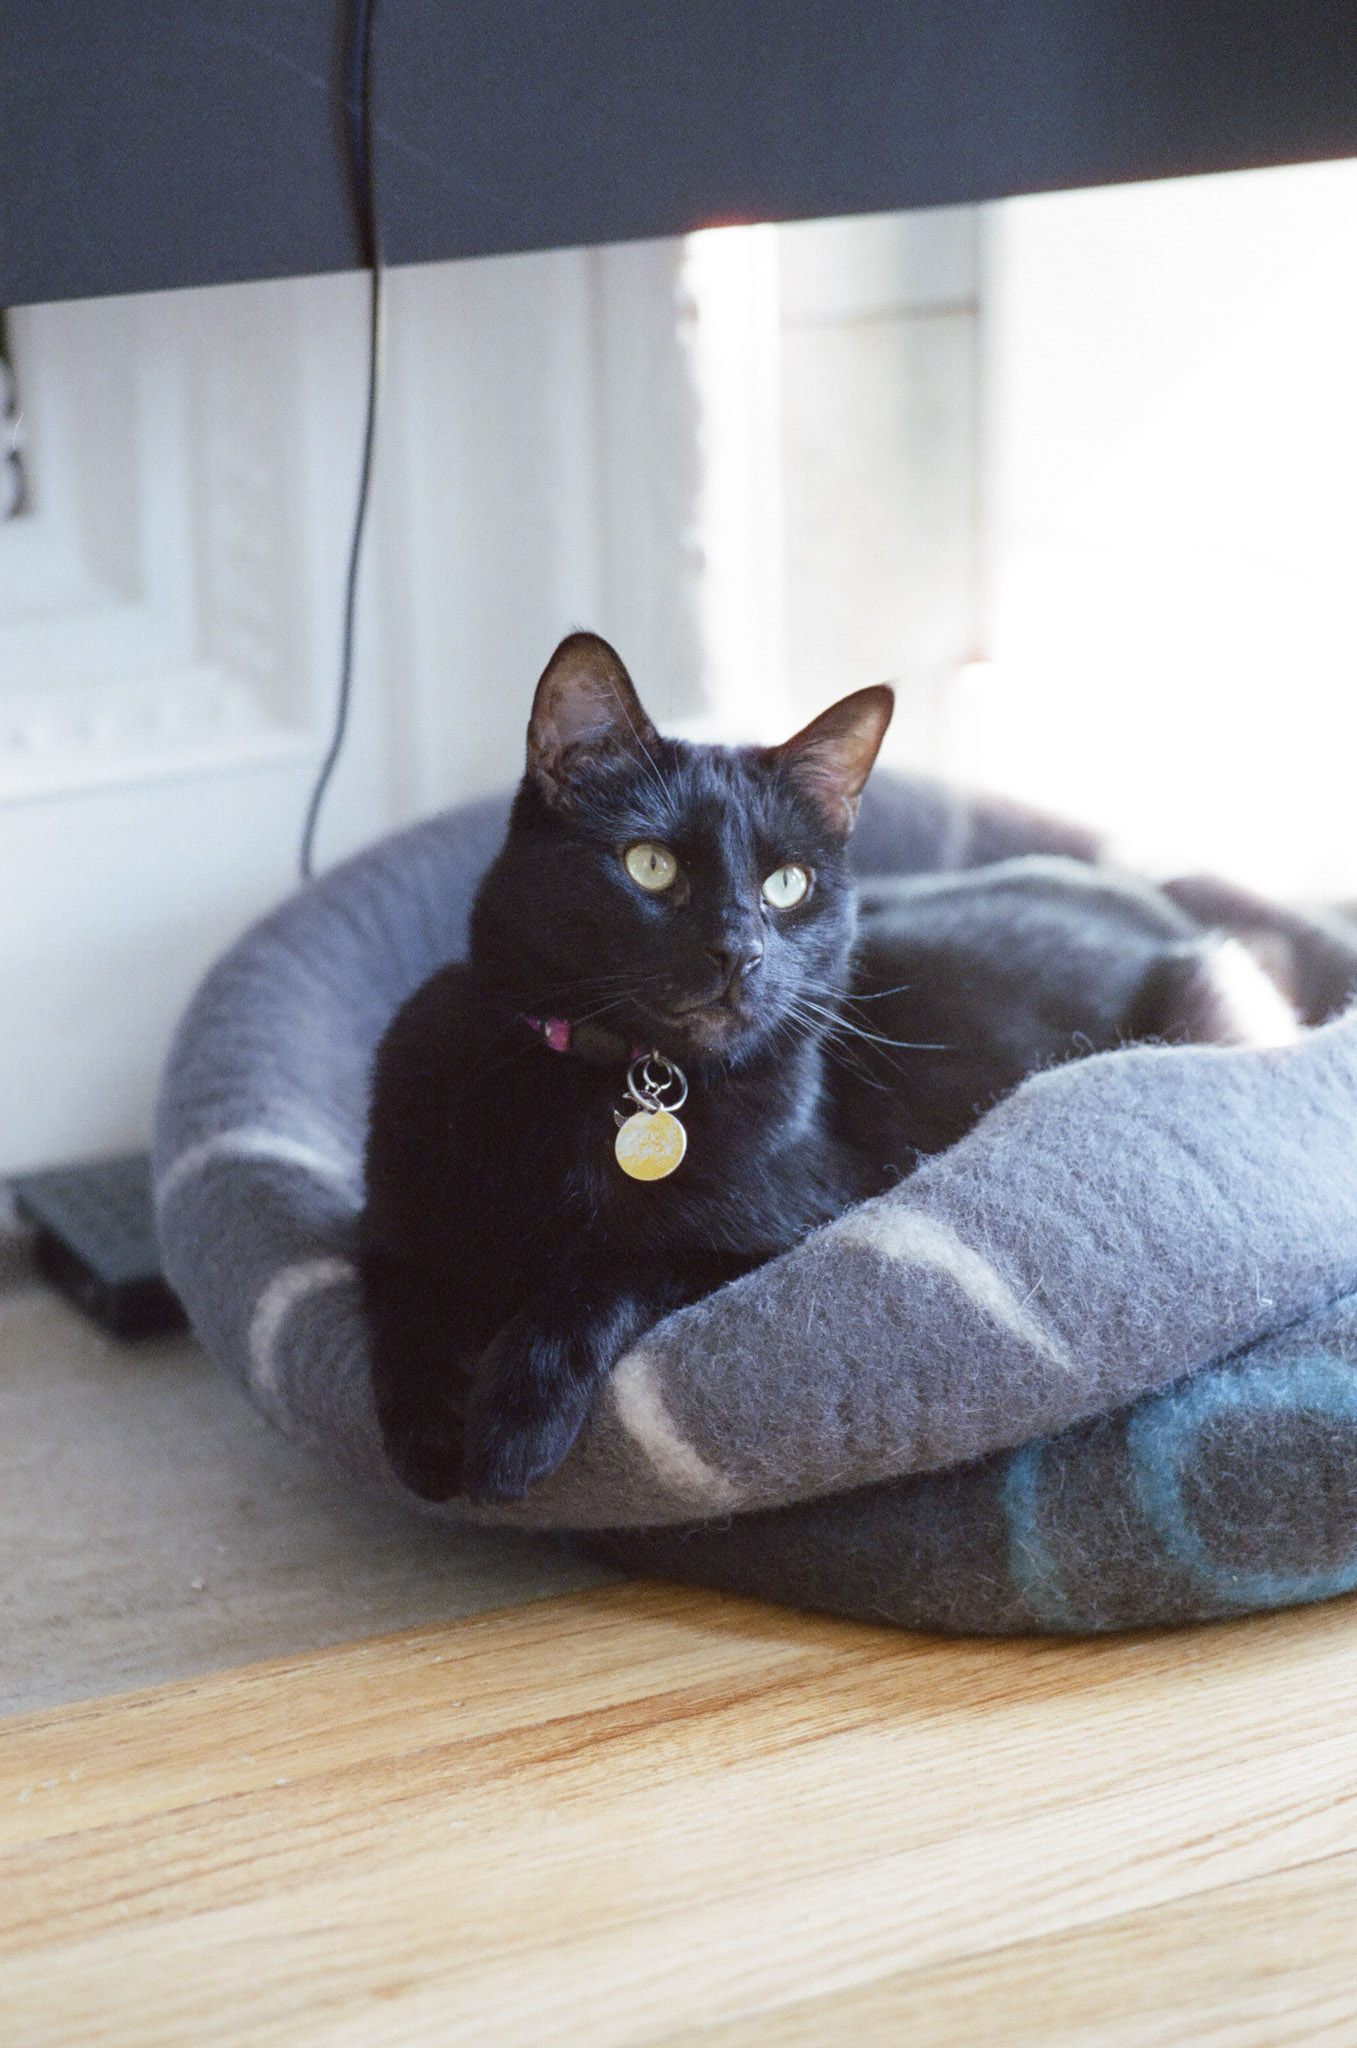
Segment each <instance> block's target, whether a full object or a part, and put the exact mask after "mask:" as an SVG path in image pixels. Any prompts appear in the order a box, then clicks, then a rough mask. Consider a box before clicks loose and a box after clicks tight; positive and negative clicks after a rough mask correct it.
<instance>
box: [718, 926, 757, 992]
mask: <svg viewBox="0 0 1357 2048" xmlns="http://www.w3.org/2000/svg"><path fill="white" fill-rule="evenodd" d="M707 958H708V959H709V960H710V961H711V963H712V965H713V966H714V967H715V969H716V971H717V973H718V974H719V975H720V976H721V981H722V985H723V987H724V988H725V989H726V990H727V992H728V993H733V992H734V991H735V990H737V989H738V988H739V987H740V985H741V983H742V982H744V981H746V980H747V979H748V977H749V976H750V975H751V974H753V972H754V970H755V969H756V968H757V966H758V965H759V962H760V961H761V960H762V958H763V941H762V939H745V938H731V939H721V940H720V941H718V943H717V944H716V945H714V946H708V948H707Z"/></svg>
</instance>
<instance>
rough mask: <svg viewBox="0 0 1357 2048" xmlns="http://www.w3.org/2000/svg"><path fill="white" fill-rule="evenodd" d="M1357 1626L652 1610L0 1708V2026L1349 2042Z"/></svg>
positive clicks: (192, 2039)
mask: <svg viewBox="0 0 1357 2048" xmlns="http://www.w3.org/2000/svg"><path fill="white" fill-rule="evenodd" d="M1355 1717H1357V1605H1355V1604H1354V1603H1353V1602H1351V1601H1344V1602H1338V1603H1334V1604H1331V1605H1328V1606H1325V1607H1320V1608H1314V1609H1309V1610H1303V1611H1299V1612H1296V1613H1292V1614H1286V1615H1280V1616H1276V1617H1270V1618H1268V1619H1265V1620H1260V1621H1255V1622H1249V1623H1244V1624H1238V1625H1234V1626H1230V1627H1223V1628H1216V1629H1208V1630H1201V1631H1197V1632H1193V1633H1185V1634H1179V1635H1172V1636H1169V1635H1153V1636H1151V1635H1144V1636H1138V1637H1132V1638H1124V1639H1119V1640H1114V1641H1110V1642H1106V1643H1072V1644H1066V1645H1061V1644H1057V1643H1037V1644H1021V1643H1019V1644H984V1643H950V1644H949V1643H942V1642H937V1641H931V1640H925V1639H922V1638H918V1637H912V1636H902V1635H900V1634H898V1633H892V1632H887V1631H885V1630H876V1629H869V1628H861V1627H857V1626H852V1625H848V1624H840V1623H833V1622H825V1621H817V1620H808V1619H806V1618H804V1617H798V1616H795V1615H789V1614H785V1613H781V1612H779V1611H777V1610H775V1609H772V1608H765V1607H761V1606H755V1605H752V1604H747V1603H744V1602H741V1601H736V1600H728V1599H721V1598H716V1597H713V1596H709V1595H705V1594H698V1593H690V1592H680V1591H673V1590H668V1589H664V1588H657V1587H653V1586H645V1585H643V1586H630V1587H623V1588H618V1589H608V1590H606V1591H601V1592H590V1593H584V1594H577V1595H571V1596H569V1597H567V1598H564V1599H558V1600H551V1601H545V1602H543V1603H541V1604H540V1605H538V1606H535V1607H529V1608H523V1609H518V1610H515V1611H513V1612H509V1613H500V1614H495V1615H489V1616H483V1617H480V1618H477V1619H474V1620H469V1621H463V1622H453V1623H449V1624H446V1625H443V1626H440V1627H437V1628H430V1629H421V1630H416V1631H414V1632H412V1633H407V1634H403V1635H400V1636H395V1637H388V1638H386V1639H384V1640H382V1641H378V1642H368V1643H359V1644H355V1645H351V1646H347V1647H344V1648H341V1649H337V1650H328V1651H320V1652H316V1653H312V1654H308V1655H306V1656H302V1657H297V1658H291V1659H287V1660H284V1661H282V1662H275V1663H270V1664H264V1665H256V1666H252V1667H251V1668H249V1669H247V1670H242V1671H234V1672H227V1673H224V1674H222V1675H219V1676H216V1677H212V1678H206V1679H200V1680H195V1681H191V1682H188V1683H184V1684H177V1685H171V1686H164V1687H160V1688H157V1689H156V1690H154V1691H151V1692H145V1693H140V1694H133V1695H127V1696H124V1697H122V1698H120V1699H114V1700H104V1701H97V1702H93V1703H87V1704H85V1705H81V1706H75V1707H69V1708H66V1709H63V1710H61V1711H58V1712H53V1713H48V1714H42V1715H31V1716H27V1717H24V1718H22V1719H17V1720H12V1721H9V1722H5V1723H2V1724H0V1815H3V1857H0V1928H2V1931H0V2014H3V2015H4V2017H3V2020H2V2021H0V2039H3V2041H4V2043H5V2044H6V2048H33V2044H41V2048H53V2044H58V2043H61V2044H65V2043H71V2044H77V2043H78V2044H80V2048H102V2044H111V2043H119V2044H122V2043H126V2044H129V2048H133V2044H134V2048H159V2044H164V2043H175V2044H188V2043H192V2044H193V2048H207V2044H213V2043H228V2042H229V2043H242V2044H244V2043H249V2044H251V2048H263V2044H273V2043H276V2044H280V2048H282V2044H286V2048H309V2044H313V2043H322V2042H323V2043H326V2044H334V2043H350V2042H352V2043H354V2044H362V2048H384V2044H397V2043H400V2044H424V2043H428V2044H436V2048H444V2044H451V2043H461V2042H475V2043H499V2042H504V2043H525V2044H528V2043H530V2044H533V2048H537V2044H554V2043H567V2042H568V2043H579V2044H582V2048H622V2044H627V2048H632V2044H640V2043H653V2044H659V2043H664V2044H668V2048H678V2044H684V2048H689V2044H691V2048H697V2044H699V2043H700V2044H702V2048H754V2044H758V2048H770V2044H773V2043H777V2044H791V2043H797V2044H803V2043H821V2042H826V2043H830V2042H833V2043H838V2042H847V2043H869V2044H874V2043H883V2044H885V2043H890V2044H892V2048H895V2044H901V2043H909V2044H933V2043H946V2044H952V2043H955V2044H958V2048H961V2044H964V2048H990V2044H996V2048H1009V2044H1018V2043H1023V2044H1033V2048H1036V2044H1040V2048H1051V2044H1055V2043H1067V2042H1081V2043H1088V2044H1097V2048H1104V2044H1117V2048H1120V2044H1127V2043H1137V2044H1139V2043H1149V2042H1154V2043H1165V2044H1173V2048H1180V2044H1185V2043H1190V2044H1193V2048H1196V2044H1201V2043H1211V2044H1216V2043H1231V2044H1234V2043H1251V2044H1252V2043H1257V2044H1260V2048H1261V2044H1267V2048H1272V2044H1276V2043H1283V2042H1302V2041H1303V2042H1315V2041H1325V2042H1330V2041H1332V2042H1349V2041H1351V2042H1357V1734H1355V1733H1354V1718H1355Z"/></svg>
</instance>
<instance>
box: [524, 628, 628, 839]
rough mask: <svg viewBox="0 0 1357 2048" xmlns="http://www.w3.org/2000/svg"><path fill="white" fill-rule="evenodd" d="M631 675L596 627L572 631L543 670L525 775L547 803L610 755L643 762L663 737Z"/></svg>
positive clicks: (566, 795) (566, 793) (563, 796)
mask: <svg viewBox="0 0 1357 2048" xmlns="http://www.w3.org/2000/svg"><path fill="white" fill-rule="evenodd" d="M658 740H659V734H658V733H657V732H656V730H655V728H654V726H653V725H652V724H651V722H650V720H649V718H648V717H647V716H646V714H645V711H644V710H643V708H642V705H641V700H640V698H639V697H638V696H637V694H636V690H635V686H634V685H633V683H632V680H631V677H630V676H629V675H628V674H627V671H626V669H625V668H624V667H623V666H622V662H621V660H620V658H619V657H618V655H617V654H616V653H615V652H614V650H613V649H612V648H611V647H610V646H609V645H608V643H607V641H606V640H600V638H599V637H598V634H597V633H571V634H570V636H569V637H568V639H565V640H562V642H561V644H560V646H559V647H558V648H557V649H556V652H555V653H554V654H553V655H552V657H551V660H550V661H549V662H548V663H547V665H546V667H545V669H544V670H543V671H542V680H541V681H540V682H539V683H538V685H537V695H536V696H535V697H534V698H533V702H532V717H531V718H530V719H529V720H528V773H529V775H530V776H531V777H532V779H533V781H534V782H535V783H536V784H537V787H538V789H539V790H540V791H541V793H542V795H543V797H545V799H546V801H547V802H548V803H549V804H559V803H568V802H569V800H570V785H571V783H572V781H574V780H575V779H576V778H577V777H578V776H580V775H581V774H587V773H588V771H589V769H590V768H591V767H593V766H595V765H597V764H598V763H599V762H600V761H602V760H603V759H604V758H605V757H606V756H608V755H610V754H611V755H623V754H628V755H631V756H632V758H633V759H635V760H638V761H643V760H644V759H645V758H646V756H647V755H648V754H649V753H650V751H651V750H652V749H653V748H654V747H655V745H656V744H657V743H658Z"/></svg>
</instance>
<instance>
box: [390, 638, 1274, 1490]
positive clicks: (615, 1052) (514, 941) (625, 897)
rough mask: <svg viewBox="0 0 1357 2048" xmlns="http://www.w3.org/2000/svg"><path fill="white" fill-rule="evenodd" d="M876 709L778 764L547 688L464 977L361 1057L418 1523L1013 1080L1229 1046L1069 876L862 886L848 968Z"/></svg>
mask: <svg viewBox="0 0 1357 2048" xmlns="http://www.w3.org/2000/svg"><path fill="white" fill-rule="evenodd" d="M892 702H893V700H892V695H891V692H890V691H889V690H888V689H886V688H884V687H882V688H874V689H867V690H860V691H858V692H857V693H856V694H855V695H853V696H850V697H847V698H845V699H843V701H842V702H840V703H838V704H835V705H833V706H832V707H831V708H830V709H829V710H828V711H826V712H824V713H823V714H822V715H821V716H820V717H819V718H817V719H815V720H814V721H813V722H812V723H811V724H810V725H808V726H807V727H806V728H805V729H804V730H803V731H802V732H799V733H797V734H796V735H795V737H794V738H792V739H790V740H788V741H786V742H785V743H784V744H783V745H782V746H780V747H775V748H758V747H749V748H741V749H735V750H731V749H726V748H720V747H702V746H693V745H688V744H685V743H683V742H681V741H677V740H670V739H664V738H661V736H660V735H659V734H658V733H657V732H656V731H655V729H654V727H653V726H652V724H651V722H650V720H649V719H648V717H647V716H646V714H645V712H644V710H643V709H642V707H641V704H640V702H639V700H638V698H637V696H636V692H635V690H634V689H633V687H632V684H631V681H630V679H629V677H628V676H627V673H626V671H625V669H624V668H623V666H622V664H621V662H620V661H619V660H618V658H617V656H616V654H614V652H613V650H612V649H611V648H610V647H608V646H607V644H606V643H605V642H603V641H601V640H599V639H597V638H595V637H594V636H593V635H591V634H582V633H581V634H574V635H572V636H571V637H570V638H569V639H568V640H566V641H564V642H563V643H562V645H561V646H560V647H559V648H558V649H557V651H556V653H555V655H554V656H553V657H552V660H551V662H550V664H549V665H548V667H547V669H546V672H545V674H544V675H543V677H542V679H541V682H540V683H539V685H538V688H537V694H536V698H535V701H534V704H533V710H532V718H531V722H530V725H529V729H528V759H527V773H526V775H525V776H524V779H523V783H522V785H521V787H520V789H519V792H518V795H517V798H516V800H515V804H514V808H513V812H512V816H511V819H510V824H509V831H508V836H507V838H506V841H505V845H504V848H503V850H502V852H501V853H500V855H499V856H498V858H497V859H496V861H495V862H494V864H493V866H492V867H491V868H490V870H489V872H488V874H487V875H486V877H485V880H484V882H483V883H482V885H481V889H480V892H479V894H478V896H477V899H476V904H475V907H474V910H473V913H472V921H471V943H470V958H469V960H468V961H467V963H466V964H465V965H462V964H457V965H453V966H449V967H446V968H444V969H443V970H442V971H441V972H439V973H438V974H436V975H434V976H433V978H432V979H431V980H430V981H428V982H427V983H426V984H425V985H424V987H423V988H422V989H420V990H419V991H418V992H417V993H416V994H415V995H414V996H413V997H412V998H411V1000H410V1001H409V1002H408V1003H407V1004H406V1005H405V1006H404V1008H403V1009H402V1010H401V1012H400V1013H399V1015H398V1016H397V1017H396V1019H395V1021H394V1023H393V1024H392V1026H391V1028H390V1030H389V1031H388V1033H387V1035H386V1037H385V1039H384V1040H383V1043H382V1045H381V1048H380V1050H379V1053H378V1057H377V1064H376V1072H375V1076H374V1086H373V1098H372V1117H371V1126H370V1134H369V1143H368V1157H367V1207H366V1210H365V1214H364V1260H363V1267H364V1280H365V1293H366V1302H367V1310H368V1315H369V1320H370V1324H371V1330H372V1339H373V1356H374V1386H375V1391H376V1397H377V1404H378V1410H379V1414H380V1417H381V1422H382V1428H383V1431H384V1435H385V1439H386V1443H387V1447H388V1451H389V1453H390V1455H391V1458H392V1461H393V1463H394V1465H395V1466H396V1469H397V1470H398V1471H399V1472H400V1473H401V1474H402V1476H403V1477H404V1478H405V1480H406V1482H407V1483H408V1484H409V1485H410V1486H411V1487H413V1488H414V1490H415V1491H417V1492H419V1493H421V1494H423V1495H425V1496H427V1497H428V1498H431V1499H444V1498H447V1497H448V1496H449V1495H451V1494H452V1493H454V1492H456V1491H458V1490H459V1489H460V1490H461V1491H463V1492H465V1493H466V1494H468V1495H469V1496H470V1497H471V1498H472V1499H474V1500H480V1501H492V1500H510V1499H515V1498H518V1497H519V1496H521V1495H522V1494H523V1493H524V1492H526V1490H527V1489H528V1487H529V1486H530V1485H531V1484H532V1483H533V1482H534V1480H536V1479H539V1478H541V1477H542V1476H543V1475H544V1474H546V1473H548V1472H550V1471H552V1470H554V1468H555V1467H556V1466H557V1465H558V1464H559V1463H560V1461H561V1459H562V1458H563V1457H564V1456H565V1454H566V1452H567V1451H568V1450H569V1448H570V1445H571V1444H572V1442H573V1441H574V1439H575V1436H576V1434H577V1433H578V1431H579V1428H580V1425H581V1423H582V1422H583V1420H584V1417H585V1414H586V1412H587V1410H588V1406H589V1403H590V1400H591V1398H592V1396H593V1393H594V1391H595V1389H596V1388H597V1386H598V1384H599V1382H600V1380H601V1379H602V1378H603V1376H604V1375H605V1374H606V1373H607V1371H608V1370H609V1368H610V1367H611V1365H612V1364H613V1363H614V1361H615V1360H616V1359H617V1357H618V1356H619V1355H620V1354H621V1352H622V1351H623V1350H624V1349H625V1348H626V1347H627V1346H628V1345H629V1344H630V1343H631V1342H632V1341H633V1340H634V1339H635V1338H636V1337H637V1336H638V1335H639V1334H640V1333H641V1332H642V1331H643V1330H644V1329H646V1328H647V1327H648V1326H649V1325H650V1324H652V1323H653V1322H655V1321H656V1320H658V1318H659V1317H660V1316H662V1315H664V1314H666V1313H667V1312H668V1311H669V1310H670V1309H672V1308H675V1307H677V1306H679V1305H680V1304H681V1303H683V1302H686V1301H691V1300H694V1299H696V1298H697V1297H699V1296H701V1295H704V1294H706V1293H709V1292H710V1291H711V1290H712V1289H713V1288H715V1287H718V1286H720V1285H721V1284H722V1283H723V1282H724V1281H726V1280H728V1279H732V1278H734V1277H735V1276H736V1275H738V1274H740V1273H743V1272H746V1271H748V1270H749V1269H750V1268H751V1267H753V1266H756V1265H759V1264H761V1263H762V1262H763V1261H765V1260H766V1259H768V1258H771V1257H772V1256H774V1255H775V1254H776V1253H778V1252H781V1251H784V1250H786V1249H787V1248H788V1247H789V1246H791V1245H793V1244H795V1243H797V1242H798V1241H799V1240H800V1239H801V1238H802V1237H804V1236H805V1235H806V1233H807V1232H808V1231H810V1230H812V1229H813V1228H814V1227H815V1226H816V1225H817V1224H820V1223H823V1222H826V1221H828V1220H829V1219H830V1218H832V1217H834V1216H836V1215H838V1214H839V1213H841V1211H842V1210H843V1209H844V1208H845V1207H847V1206H848V1204H849V1203H851V1202H853V1201H855V1200H857V1199H860V1198H861V1197H863V1196H865V1195H867V1194H870V1193H873V1192H875V1191H876V1190H878V1189H880V1188H882V1187H884V1186H886V1185H888V1184H889V1183H890V1181H891V1180H893V1179H895V1178H898V1177H899V1175H900V1174H901V1173H904V1172H908V1171H909V1170H910V1168H911V1167H912V1166H913V1165H914V1164H915V1163H916V1162H917V1160H918V1158H919V1157H920V1156H921V1154H923V1153H926V1152H929V1151H933V1150H936V1149H938V1148H939V1147H940V1146H942V1145H946V1144H948V1143H950V1142H951V1141H952V1140H953V1139H954V1138H956V1137H959V1136H960V1135H961V1134H962V1133H963V1131H965V1130H966V1129H968V1128H969V1127H970V1125H971V1124H973V1123H974V1122H975V1120H976V1118H977V1117H978V1116H979V1115H980V1114H981V1113H982V1112H983V1110H984V1109H985V1108H986V1107H987V1106H988V1105H989V1104H990V1103H991V1102H993V1101H994V1100H995V1099H996V1098H997V1097H998V1096H999V1095H1000V1094H1002V1093H1004V1092H1005V1091H1006V1090H1007V1089H1008V1088H1011V1087H1012V1086H1014V1085H1015V1084H1016V1082H1017V1081H1019V1080H1020V1079H1021V1078H1022V1077H1023V1075H1024V1074H1026V1073H1028V1072H1030V1071H1031V1070H1032V1069H1033V1068H1034V1067H1036V1066H1040V1065H1043V1064H1046V1063H1048V1062H1050V1061H1052V1060H1056V1059H1063V1058H1068V1057H1070V1056H1071V1055H1072V1054H1074V1053H1077V1052H1091V1051H1094V1050H1098V1049H1100V1048H1102V1047H1104V1046H1110V1045H1115V1044H1118V1043H1120V1042H1121V1041H1122V1040H1123V1039H1124V1038H1126V1037H1128V1036H1174V1035H1177V1036H1193V1037H1196V1036H1204V1037H1211V1036H1222V1035H1224V1036H1229V1035H1232V1026H1231V1023H1230V1019H1229V1017H1228V1016H1226V1015H1225V1013H1224V1012H1223V1011H1222V1009H1221V999H1220V990H1219V988H1218V987H1217V978H1216V977H1214V976H1213V971H1212V958H1213V955H1212V954H1211V951H1210V948H1209V946H1208V945H1207V944H1206V943H1205V942H1204V941H1203V940H1202V939H1201V937H1200V935H1199V932H1198V928H1197V927H1196V926H1195V925H1194V924H1193V922H1192V920H1191V919H1190V918H1189V917H1188V916H1187V915H1186V914H1185V913H1184V912H1182V911H1180V910H1178V909H1177V908H1176V907H1175V906H1174V905H1172V904H1170V903H1169V902H1168V901H1167V900H1166V899H1165V898H1163V897H1161V896H1160V895H1159V894H1158V892H1156V891H1154V890H1151V889H1149V888H1144V887H1141V886H1140V885H1137V884H1134V883H1130V882H1122V881H1120V880H1117V879H1115V878H1110V877H1104V876H1098V875H1095V874H1094V873H1093V872H1092V871H1088V870H1083V869H1081V868H1080V867H1079V866H1078V864H1077V863H1074V862H1069V861H1040V860H1039V861H1035V862H1023V861H1017V862H1010V863H1006V864H1004V865H1003V866H1002V867H1000V868H995V869H990V870H983V871H979V872H978V873H973V874H971V875H970V876H946V877H929V878H925V879H919V880H906V881H903V882H900V883H887V884H882V885H880V886H875V885H874V886H873V887H871V888H870V889H868V890H867V891H866V892H865V900H864V911H863V916H862V936H861V938H860V939H859V940H858V942H857V951H856V954H855V951H854V947H855V938H856V937H857V929H858V927H857V907H856V898H855V891H854V888H853V885H852V882H851V880H850V876H849V870H848V864H847V855H846V845H847V841H848V838H849V835H850V833H851V831H852V827H853V822H854V818H855V814H856V810H857V803H858V798H859V795H860V793H861V790H862V787H863V785H864V783H865V782H866V780H867V777H868V774H869V773H870V770H871V767H872V764H873V762H874V760H875V758H876V754H877V750H878V748H879V746H880V744H881V740H882V738H883V736H884V734H885V731H886V727H887V725H888V724H889V722H890V717H891V710H892ZM1226 1007H1227V1008H1228V1005H1227V1006H1226ZM1233 1035H1238V1034H1237V1033H1233ZM902 1041H904V1042H903V1043H902ZM629 1085H630V1091H631V1092H630V1094H628V1086H629ZM681 1096H682V1098H683V1099H682V1101H680V1097H681ZM670 1109H675V1110H677V1111H678V1115H677V1117H676V1118H671V1117H670V1116H669V1115H668V1111H669V1110H670ZM622 1124H625V1125H626V1128H625V1129H622V1130H619V1126H620V1125H622ZM685 1140H686V1151H684V1150H683V1149H682V1148H683V1146H684V1144H685ZM623 1160H625V1164H623V1163H619V1162H620V1161H623ZM634 1173H641V1174H644V1175H647V1176H655V1175H658V1176H659V1177H646V1178H633V1177H632V1175H633V1174H634Z"/></svg>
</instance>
